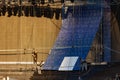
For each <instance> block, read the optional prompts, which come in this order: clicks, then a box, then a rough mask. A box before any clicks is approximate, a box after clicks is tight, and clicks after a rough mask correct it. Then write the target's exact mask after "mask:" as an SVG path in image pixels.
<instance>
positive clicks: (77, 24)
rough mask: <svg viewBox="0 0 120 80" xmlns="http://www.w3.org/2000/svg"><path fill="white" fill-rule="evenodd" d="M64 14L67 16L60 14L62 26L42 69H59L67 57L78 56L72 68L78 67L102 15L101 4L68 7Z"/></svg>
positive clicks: (90, 43)
mask: <svg viewBox="0 0 120 80" xmlns="http://www.w3.org/2000/svg"><path fill="white" fill-rule="evenodd" d="M63 14H64V12H63ZM63 14H62V15H63ZM65 15H67V18H66V17H64V15H63V16H62V17H63V20H62V28H61V30H60V33H59V35H58V38H57V40H56V42H55V45H54V47H53V49H52V50H51V53H50V55H49V56H48V58H47V60H46V62H45V65H44V66H43V69H44V70H59V69H60V66H61V64H64V62H65V61H66V59H69V57H73V58H74V57H75V59H77V58H76V57H78V59H77V61H76V62H75V65H74V66H73V69H72V70H79V69H80V58H82V59H86V56H87V55H88V52H89V50H90V47H91V45H92V42H93V40H94V37H95V35H96V33H97V31H98V29H99V25H100V20H101V17H102V16H101V15H102V13H101V6H98V5H84V6H74V7H68V9H67V14H65ZM65 57H67V58H65ZM73 58H72V59H73ZM70 62H71V61H70ZM68 66H69V65H68ZM68 66H66V67H68Z"/></svg>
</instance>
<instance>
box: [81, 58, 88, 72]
mask: <svg viewBox="0 0 120 80" xmlns="http://www.w3.org/2000/svg"><path fill="white" fill-rule="evenodd" d="M80 60H81V70H82V71H87V67H88V66H87V62H86V60H83V59H80Z"/></svg>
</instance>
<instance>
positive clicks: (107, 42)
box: [103, 7, 111, 62]
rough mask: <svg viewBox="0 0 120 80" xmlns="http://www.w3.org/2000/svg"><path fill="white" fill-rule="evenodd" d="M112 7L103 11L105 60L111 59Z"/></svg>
mask: <svg viewBox="0 0 120 80" xmlns="http://www.w3.org/2000/svg"><path fill="white" fill-rule="evenodd" d="M110 12H111V11H110V7H108V8H105V9H104V12H103V15H104V16H103V46H104V61H106V62H110V61H111V50H110V49H111V25H110V24H111V23H110V20H111V17H110V16H111V14H110Z"/></svg>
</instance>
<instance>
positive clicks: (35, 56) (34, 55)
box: [32, 49, 37, 64]
mask: <svg viewBox="0 0 120 80" xmlns="http://www.w3.org/2000/svg"><path fill="white" fill-rule="evenodd" d="M32 56H33V61H34V64H37V51H35V49H33V52H32Z"/></svg>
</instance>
